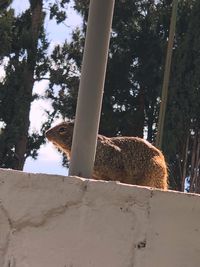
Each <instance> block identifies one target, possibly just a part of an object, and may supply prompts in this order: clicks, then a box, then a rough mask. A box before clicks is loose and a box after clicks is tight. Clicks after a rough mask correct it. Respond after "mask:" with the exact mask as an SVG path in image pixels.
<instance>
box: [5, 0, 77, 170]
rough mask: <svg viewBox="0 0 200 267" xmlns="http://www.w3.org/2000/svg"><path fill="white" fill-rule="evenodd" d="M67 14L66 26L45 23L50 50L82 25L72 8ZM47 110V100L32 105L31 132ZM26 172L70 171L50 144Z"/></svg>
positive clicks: (18, 4)
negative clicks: (63, 165)
mask: <svg viewBox="0 0 200 267" xmlns="http://www.w3.org/2000/svg"><path fill="white" fill-rule="evenodd" d="M12 6H13V7H14V8H15V11H16V13H21V12H23V10H25V9H27V8H28V7H29V1H28V0H23V1H22V0H14V1H13V4H12ZM67 14H68V18H67V20H66V21H65V24H60V25H57V24H56V23H55V21H46V23H45V28H46V31H47V33H48V39H49V41H50V49H52V48H53V46H54V45H56V44H59V43H63V41H64V40H66V39H68V40H70V38H71V35H70V33H71V31H72V29H74V28H76V27H77V26H80V25H81V18H80V16H79V15H78V14H77V13H76V12H75V11H74V10H73V8H72V7H71V8H70V9H69V10H68V12H67ZM0 72H1V70H0ZM0 75H1V74H0ZM47 87H48V81H46V80H45V81H41V82H37V83H35V86H34V92H35V93H38V94H40V95H42V94H44V92H45V88H47ZM45 109H46V110H49V109H52V107H51V104H50V102H48V101H46V100H36V101H34V102H33V103H32V105H31V112H30V121H31V126H30V130H40V126H41V124H42V122H44V121H45V112H44V110H45ZM60 121H61V120H56V121H54V123H53V125H52V126H54V125H56V124H57V123H59V122H60ZM24 171H25V172H31V173H48V174H61V175H67V174H68V170H67V169H66V168H64V167H62V156H61V154H60V153H59V152H58V151H57V149H56V148H55V147H54V146H53V144H51V143H50V142H47V144H45V145H43V146H41V148H40V150H39V156H38V158H37V160H33V159H31V158H28V159H27V160H26V162H25V166H24Z"/></svg>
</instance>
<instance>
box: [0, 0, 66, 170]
mask: <svg viewBox="0 0 200 267" xmlns="http://www.w3.org/2000/svg"><path fill="white" fill-rule="evenodd" d="M9 2H11V1H9ZM29 2H30V8H29V9H27V10H26V11H24V12H23V13H22V14H20V15H18V16H14V13H13V10H12V9H10V10H8V11H7V9H8V5H6V7H5V8H6V9H5V12H4V13H2V15H1V17H0V23H2V24H3V23H5V24H6V26H7V27H8V28H9V31H8V33H7V32H6V28H5V29H4V30H3V29H2V32H3V37H4V38H3V40H2V42H3V44H5V45H4V46H1V45H0V46H1V47H3V49H2V51H0V52H1V53H0V54H1V57H2V58H4V59H5V58H6V59H7V63H6V64H4V69H5V73H6V75H5V78H4V79H3V81H1V83H0V122H2V125H3V127H2V128H1V132H0V166H1V167H5V168H8V167H9V168H13V169H19V170H22V169H23V166H24V162H25V159H26V158H27V157H28V156H32V157H33V158H35V157H36V156H37V150H38V148H39V147H40V145H41V144H42V143H43V142H44V136H43V135H41V134H38V133H33V134H29V126H30V121H29V113H30V107H31V103H32V101H33V100H34V99H35V96H33V86H34V83H35V81H36V80H37V81H39V80H41V79H42V78H43V77H44V76H45V74H46V73H47V72H48V66H49V60H48V57H47V48H48V45H49V43H48V41H47V38H46V35H45V30H44V19H45V15H46V13H45V12H44V8H43V0H30V1H29ZM47 2H48V1H47ZM68 2H69V1H68V0H62V1H60V3H57V2H55V3H52V2H51V1H49V7H50V13H49V14H50V18H54V17H55V18H56V20H57V21H58V22H61V21H63V20H64V19H65V17H66V13H65V12H64V11H63V10H62V9H63V8H64V6H65V4H66V3H68ZM59 8H61V9H59ZM6 47H7V49H6Z"/></svg>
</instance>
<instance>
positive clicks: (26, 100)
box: [13, 0, 43, 170]
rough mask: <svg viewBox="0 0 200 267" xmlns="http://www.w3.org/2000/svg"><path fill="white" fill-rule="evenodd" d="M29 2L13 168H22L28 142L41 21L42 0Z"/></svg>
mask: <svg viewBox="0 0 200 267" xmlns="http://www.w3.org/2000/svg"><path fill="white" fill-rule="evenodd" d="M30 4H31V29H30V34H31V47H30V49H27V62H26V63H25V64H24V71H23V73H24V75H23V77H24V80H23V86H22V90H23V94H21V95H22V98H23V99H22V102H21V106H20V109H21V112H20V114H21V116H22V117H21V121H22V124H21V126H20V128H19V131H20V135H19V139H18V140H17V143H16V144H15V154H16V157H15V162H14V166H13V168H14V169H17V170H22V169H23V167H24V163H25V159H26V150H27V142H28V130H29V126H30V121H29V114H30V107H31V102H32V91H33V86H34V70H35V65H36V60H37V46H38V39H39V33H40V29H41V26H42V23H43V12H42V0H32V1H30ZM16 112H17V111H16Z"/></svg>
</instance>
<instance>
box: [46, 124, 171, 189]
mask: <svg viewBox="0 0 200 267" xmlns="http://www.w3.org/2000/svg"><path fill="white" fill-rule="evenodd" d="M73 129H74V123H73V122H62V123H60V124H58V125H56V126H55V127H52V128H51V129H49V130H48V131H47V132H46V137H47V138H48V140H49V141H51V142H53V144H54V145H55V146H56V147H57V148H59V149H61V150H62V151H63V152H64V153H66V155H67V157H68V159H70V154H71V145H72V136H73ZM92 178H93V179H96V180H112V181H120V182H122V183H127V184H135V185H142V186H150V187H156V188H161V189H164V190H166V189H167V166H166V163H165V159H164V156H163V154H162V152H161V151H159V150H158V149H157V148H156V147H154V146H153V145H151V144H150V143H149V142H147V141H145V140H144V139H141V138H139V137H111V138H108V137H105V136H103V135H98V140H97V150H96V158H95V164H94V171H93V175H92Z"/></svg>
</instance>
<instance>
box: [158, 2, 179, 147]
mask: <svg viewBox="0 0 200 267" xmlns="http://www.w3.org/2000/svg"><path fill="white" fill-rule="evenodd" d="M177 9H178V0H174V1H173V6H172V16H171V22H170V31H169V40H168V47H167V56H166V62H165V71H164V79H163V86H162V96H161V103H160V112H159V118H158V131H157V136H156V146H157V147H158V148H160V149H161V147H162V139H163V128H164V120H165V111H166V104H167V94H168V87H169V77H170V69H171V60H172V52H173V43H174V34H175V28H176V15H177Z"/></svg>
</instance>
